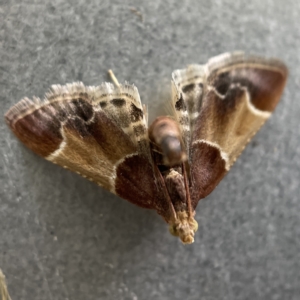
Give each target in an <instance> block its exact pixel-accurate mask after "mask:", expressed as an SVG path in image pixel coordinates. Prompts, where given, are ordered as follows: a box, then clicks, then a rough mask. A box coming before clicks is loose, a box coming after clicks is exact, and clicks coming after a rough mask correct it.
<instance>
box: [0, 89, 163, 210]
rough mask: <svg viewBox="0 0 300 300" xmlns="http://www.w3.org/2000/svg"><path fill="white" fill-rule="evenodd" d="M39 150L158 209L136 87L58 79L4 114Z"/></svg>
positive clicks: (112, 189) (30, 145)
mask: <svg viewBox="0 0 300 300" xmlns="http://www.w3.org/2000/svg"><path fill="white" fill-rule="evenodd" d="M5 117H6V121H7V124H8V125H9V127H10V128H11V129H12V131H13V132H14V133H15V135H16V136H17V137H18V138H19V139H20V140H21V141H22V142H23V143H24V144H25V145H26V146H27V147H28V148H30V149H31V150H33V151H34V152H35V153H37V154H39V155H41V156H43V157H44V158H46V159H47V160H50V161H52V162H53V163H56V164H58V165H61V166H63V167H64V168H67V169H70V170H71V171H74V172H76V173H78V174H80V175H81V176H83V177H86V178H88V179H89V180H91V181H94V182H96V183H97V184H98V185H100V186H102V187H103V188H105V189H107V190H109V191H110V192H112V193H114V194H117V195H119V196H121V197H122V198H124V199H126V200H128V201H131V202H133V203H135V204H137V205H139V206H142V207H146V208H155V209H158V210H159V207H156V206H159V204H157V203H158V202H159V199H160V197H161V195H160V192H159V191H158V190H157V187H156V185H155V179H154V174H153V169H152V165H151V160H150V152H149V151H150V150H149V142H148V138H147V123H146V119H145V116H144V113H143V107H142V104H141V101H140V97H139V93H138V91H137V89H136V87H134V86H131V85H128V84H125V85H120V86H119V87H114V86H113V85H112V84H110V83H104V84H102V85H100V86H98V87H93V86H89V87H87V86H84V85H83V84H82V83H73V84H67V85H65V86H60V85H55V86H52V88H51V90H50V91H49V92H48V93H47V94H46V96H45V99H44V101H41V100H40V99H37V98H34V99H33V100H29V99H28V98H25V99H23V100H21V101H20V102H19V103H17V104H16V105H15V106H13V107H12V108H11V109H10V110H9V111H8V112H7V113H6V115H5Z"/></svg>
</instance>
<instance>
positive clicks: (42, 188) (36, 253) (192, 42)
mask: <svg viewBox="0 0 300 300" xmlns="http://www.w3.org/2000/svg"><path fill="white" fill-rule="evenodd" d="M133 8H135V9H136V10H137V11H139V12H140V13H141V14H142V16H143V21H142V20H141V18H140V16H139V15H138V14H136V12H134V10H133ZM299 16H300V2H299V1H291V0H285V1H281V0H275V1H271V0H264V1H261V0H253V1H229V0H227V1H219V0H212V1H207V0H205V1H204V0H201V1H191V0H186V1H171V0H152V1H141V0H140V1H138V0H133V1H130V2H126V1H121V0H119V1H108V0H105V1H97V0H90V1H83V0H80V1H71V0H52V1H41V0H35V1H33V0H27V1H19V0H7V1H5V0H2V1H0V57H1V59H0V87H1V93H0V105H1V110H0V111H1V113H2V115H3V114H4V113H5V112H6V111H7V110H8V109H9V107H10V106H11V105H13V104H15V103H16V102H17V101H19V100H20V99H21V98H22V97H23V96H28V97H32V96H33V95H36V96H40V97H42V96H43V95H44V93H45V92H46V91H47V89H48V88H49V86H50V85H51V84H55V83H60V84H64V83H67V82H73V81H78V80H80V81H83V82H84V83H85V84H87V85H97V84H99V83H101V82H103V81H105V80H106V81H107V80H108V78H107V74H106V71H107V69H109V68H111V69H113V70H114V72H115V74H116V75H117V77H118V79H119V80H120V81H124V80H127V81H129V82H130V83H135V84H136V86H137V87H138V88H139V91H140V94H141V97H142V100H143V102H144V103H147V104H148V108H149V110H150V114H151V116H150V119H153V117H154V112H157V111H159V110H160V109H161V107H162V105H163V103H164V101H165V98H167V97H168V96H169V89H170V75H171V72H172V70H174V69H177V68H182V67H184V66H186V65H187V64H190V63H204V62H206V61H207V59H208V58H209V57H211V56H214V55H217V54H219V53H222V52H226V51H233V50H244V51H246V52H248V53H255V54H260V55H266V56H275V57H279V58H281V59H282V60H284V61H285V62H286V63H287V65H288V66H289V69H290V77H289V81H288V85H287V87H286V90H285V93H284V96H283V99H282V101H281V103H280V104H279V106H278V107H277V109H276V112H275V113H274V115H273V117H272V118H271V119H270V120H269V121H268V122H267V124H266V125H265V126H264V127H263V129H262V130H261V131H260V132H259V133H258V134H257V135H256V136H255V138H254V140H253V141H252V142H251V143H250V145H249V146H248V147H247V149H246V150H245V151H244V153H243V154H242V156H241V157H240V158H239V160H238V161H237V163H236V164H235V166H234V167H233V168H232V170H231V171H230V173H229V174H228V175H227V176H226V177H225V179H224V180H223V181H222V182H221V183H220V185H219V186H218V187H217V189H216V190H215V191H214V192H213V193H212V194H211V195H210V196H209V197H207V199H205V200H202V201H201V202H200V204H199V205H198V208H197V215H196V219H197V221H198V222H199V231H198V232H197V235H196V242H195V243H194V244H193V245H191V246H184V245H182V244H181V243H180V242H179V241H178V240H177V239H175V238H174V237H172V236H171V235H170V234H169V233H168V230H167V226H166V224H165V223H164V222H163V221H162V219H161V218H160V217H159V216H158V215H156V213H155V212H152V211H147V210H143V209H140V208H138V207H135V206H133V205H132V204H130V203H127V202H126V201H124V200H122V199H120V198H118V197H117V196H114V195H111V194H110V193H108V192H106V191H104V190H103V189H101V188H99V187H97V186H96V185H94V184H93V183H91V182H89V181H87V180H85V179H82V178H81V177H79V176H78V175H76V174H73V173H71V172H68V171H66V170H63V169H62V168H60V167H58V166H55V165H52V164H51V163H49V162H47V161H45V160H43V159H42V158H39V157H38V156H36V155H35V154H33V153H32V152H30V151H29V150H27V149H26V148H25V147H24V146H23V145H22V144H21V143H20V142H19V141H18V140H17V139H16V138H15V137H14V136H13V134H12V133H11V132H10V131H9V129H8V128H7V127H6V125H5V123H4V119H3V118H2V121H0V142H1V144H0V145H1V147H0V154H1V156H0V180H1V182H0V184H1V186H0V268H1V269H2V270H3V272H4V274H5V275H6V278H7V283H8V288H9V290H10V293H11V297H12V299H13V300H25V299H26V300H27V299H30V300H54V299H55V300H67V299H69V300H71V299H72V300H81V299H85V300H95V299H104V300H111V299H117V300H118V299H121V300H123V299H124V300H127V299H132V300H154V299H160V300H161V299H172V300H181V299H187V300H198V299H201V300H202V299H205V300H219V299H222V300H225V299H228V300H235V299H243V300H246V299H251V300H252V299H257V300H265V299H268V300H281V299H289V300H297V299H299V297H300V296H299V295H300V251H299V249H300V220H299V219H300V199H299V198H300V188H299V179H300V158H299V155H300V125H299V119H300V101H299V98H300V93H299V88H300V64H299V63H300V55H299V49H300V31H299V26H298V25H297V24H299Z"/></svg>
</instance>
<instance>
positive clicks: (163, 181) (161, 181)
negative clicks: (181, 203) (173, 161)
mask: <svg viewBox="0 0 300 300" xmlns="http://www.w3.org/2000/svg"><path fill="white" fill-rule="evenodd" d="M154 169H155V172H156V173H157V175H158V178H159V181H160V184H161V186H162V189H163V193H164V194H165V197H166V199H167V202H168V204H169V207H170V211H171V214H172V217H173V221H175V220H176V219H177V214H176V211H175V209H174V206H173V203H172V200H171V197H170V195H169V192H168V189H167V187H166V183H165V180H164V178H163V176H162V174H161V173H160V171H159V170H158V167H157V165H154Z"/></svg>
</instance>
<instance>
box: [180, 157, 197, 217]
mask: <svg viewBox="0 0 300 300" xmlns="http://www.w3.org/2000/svg"><path fill="white" fill-rule="evenodd" d="M182 172H183V179H184V186H185V192H186V204H187V208H188V209H187V210H188V214H189V217H193V216H194V215H195V212H194V210H193V208H192V202H191V196H190V188H189V181H188V174H187V172H186V168H185V163H184V162H183V163H182Z"/></svg>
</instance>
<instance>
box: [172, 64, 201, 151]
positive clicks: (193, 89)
mask: <svg viewBox="0 0 300 300" xmlns="http://www.w3.org/2000/svg"><path fill="white" fill-rule="evenodd" d="M204 80H205V68H204V66H202V65H190V66H188V68H186V69H182V70H176V71H174V72H173V73H172V94H173V97H172V99H173V105H172V107H173V108H174V116H175V118H176V120H177V122H178V123H179V124H180V129H181V132H182V138H183V142H184V144H185V148H186V151H187V153H189V149H190V139H191V133H192V131H193V126H194V122H195V120H196V119H197V117H198V116H199V111H200V108H201V103H202V94H203V84H204Z"/></svg>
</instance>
